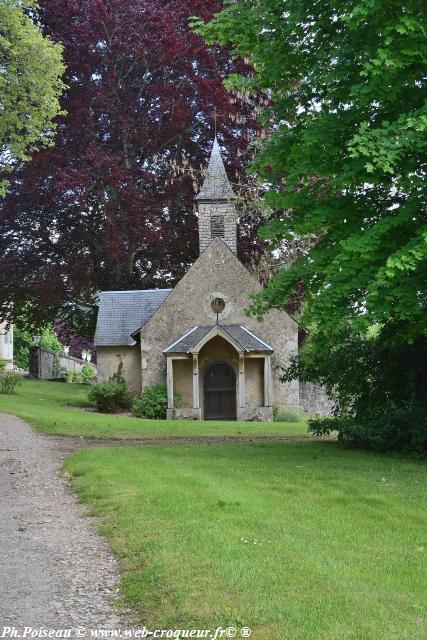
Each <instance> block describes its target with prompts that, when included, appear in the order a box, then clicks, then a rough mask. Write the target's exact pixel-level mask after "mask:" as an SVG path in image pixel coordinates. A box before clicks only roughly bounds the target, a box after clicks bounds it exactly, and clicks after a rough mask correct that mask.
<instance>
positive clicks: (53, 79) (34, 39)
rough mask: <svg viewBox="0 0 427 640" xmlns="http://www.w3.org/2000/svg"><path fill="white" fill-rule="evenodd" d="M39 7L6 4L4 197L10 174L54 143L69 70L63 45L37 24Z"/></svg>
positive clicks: (1, 88) (0, 30)
mask: <svg viewBox="0 0 427 640" xmlns="http://www.w3.org/2000/svg"><path fill="white" fill-rule="evenodd" d="M36 9H37V4H36V2H33V1H32V0H22V1H20V0H0V65H1V73H0V145H1V147H0V172H1V174H2V179H1V181H0V194H2V193H4V192H5V190H6V187H7V179H6V177H5V176H6V175H7V174H8V173H10V172H11V171H12V170H13V168H14V167H15V166H16V165H17V164H18V163H20V162H24V161H26V160H28V159H29V158H30V155H31V153H33V152H34V151H36V150H37V149H39V148H41V147H46V146H49V145H51V144H52V142H53V135H54V130H55V124H54V122H53V121H54V119H55V117H56V116H57V115H59V114H60V113H61V108H60V104H59V96H60V94H61V92H62V90H63V89H64V84H63V82H62V80H61V77H62V74H63V72H64V70H65V67H64V65H63V63H62V46H61V45H59V44H55V43H53V42H52V41H51V40H49V38H47V37H45V36H44V35H43V34H42V32H41V30H40V29H39V27H38V26H37V24H36V23H35V17H34V11H36Z"/></svg>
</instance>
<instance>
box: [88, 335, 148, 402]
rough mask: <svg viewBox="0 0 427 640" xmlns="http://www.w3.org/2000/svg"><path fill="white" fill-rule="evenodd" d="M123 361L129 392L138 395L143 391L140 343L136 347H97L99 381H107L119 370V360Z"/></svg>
mask: <svg viewBox="0 0 427 640" xmlns="http://www.w3.org/2000/svg"><path fill="white" fill-rule="evenodd" d="M120 361H122V362H123V375H124V377H125V379H126V382H127V385H128V389H129V393H130V394H131V395H136V394H137V393H140V392H141V360H140V349H139V345H135V346H134V347H126V346H118V347H97V349H96V362H97V365H96V366H97V372H98V373H97V382H105V381H106V380H108V378H109V377H110V376H112V375H113V373H115V372H116V371H117V367H118V366H119V362H120Z"/></svg>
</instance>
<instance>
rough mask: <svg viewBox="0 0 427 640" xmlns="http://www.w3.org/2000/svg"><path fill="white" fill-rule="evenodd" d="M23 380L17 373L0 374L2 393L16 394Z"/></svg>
mask: <svg viewBox="0 0 427 640" xmlns="http://www.w3.org/2000/svg"><path fill="white" fill-rule="evenodd" d="M22 380H23V377H22V375H21V374H20V373H18V372H17V371H12V370H8V371H4V372H3V373H1V374H0V393H14V392H15V389H16V387H18V386H19V385H20V384H22Z"/></svg>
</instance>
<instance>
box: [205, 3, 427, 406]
mask: <svg viewBox="0 0 427 640" xmlns="http://www.w3.org/2000/svg"><path fill="white" fill-rule="evenodd" d="M226 5H227V6H226V7H225V9H224V10H223V11H222V12H221V13H219V14H217V15H216V16H215V17H214V19H213V20H212V21H210V22H209V23H208V24H205V23H204V21H203V20H200V19H199V20H198V19H194V20H193V27H194V28H195V29H196V31H197V32H199V33H201V34H203V35H204V37H205V38H206V40H207V42H209V43H214V42H215V43H220V44H223V45H225V44H229V45H231V46H232V50H233V53H234V55H236V56H241V57H244V58H245V59H246V60H248V62H249V63H250V64H251V65H253V68H254V73H253V74H251V76H250V77H242V76H241V75H240V76H239V75H238V74H237V75H236V74H232V75H230V76H229V78H228V80H227V83H228V86H233V87H237V88H238V89H239V90H240V91H242V92H248V93H251V92H253V91H258V90H260V89H261V90H263V91H267V92H269V93H270V95H271V98H272V105H271V107H269V108H267V109H266V110H265V111H264V114H263V117H264V119H265V121H268V122H270V123H271V125H272V134H271V135H270V136H269V137H268V139H267V140H266V141H265V143H264V144H262V145H259V146H258V151H259V152H258V155H257V157H256V160H255V162H254V163H253V164H252V169H256V170H257V171H258V173H259V175H260V176H261V179H263V180H268V181H269V182H270V184H271V189H270V190H269V193H268V194H267V196H266V199H267V201H268V203H269V204H270V205H272V206H273V208H279V209H281V210H282V211H283V215H282V216H281V217H276V218H275V219H272V220H271V221H270V222H269V223H268V224H267V225H266V226H265V227H264V228H263V230H262V235H263V237H267V238H269V239H270V240H271V241H272V243H273V247H279V246H280V245H281V243H282V242H283V240H286V239H289V238H292V237H294V236H295V235H298V236H303V237H309V238H310V237H311V238H313V239H314V240H315V242H313V246H312V247H311V248H310V250H309V251H307V252H306V253H305V254H304V255H302V256H300V257H299V258H298V259H297V260H296V261H295V262H294V263H293V264H292V265H291V266H290V267H289V268H287V269H283V270H281V271H280V272H279V273H278V274H277V275H275V276H274V277H273V278H272V279H271V280H270V282H269V284H268V286H267V287H266V289H265V290H264V291H263V292H262V293H261V294H260V295H259V296H257V297H256V299H255V301H254V306H253V308H252V312H253V313H256V314H258V315H262V314H263V313H264V312H265V311H266V310H267V309H269V308H271V307H277V308H283V305H284V304H285V303H286V302H287V301H289V299H290V297H291V296H292V294H293V291H294V290H295V287H297V286H300V285H301V283H303V286H304V291H305V297H304V305H303V313H302V315H301V322H302V324H303V326H306V327H309V328H310V329H311V338H310V341H309V343H308V345H307V347H306V349H305V350H303V352H302V360H301V362H302V363H303V364H305V367H304V368H303V370H301V367H300V369H299V370H298V369H293V371H292V375H298V374H301V373H304V374H306V375H310V376H311V377H313V378H315V379H318V380H321V381H323V382H324V381H325V380H327V381H328V383H329V388H330V390H332V388H333V386H334V384H335V388H336V389H337V388H339V385H340V376H339V375H338V374H339V373H340V372H338V371H336V370H335V369H334V367H332V362H331V358H333V357H334V356H333V354H335V355H336V361H338V360H340V361H341V363H342V362H344V361H345V354H346V353H347V356H349V352H348V351H346V350H347V348H348V347H349V345H350V344H351V352H352V353H353V354H354V353H355V351H357V349H355V341H356V342H357V344H358V349H359V350H361V351H362V352H363V350H364V349H365V348H367V346H368V341H370V342H369V349H371V350H372V347H373V345H374V344H376V345H377V347H378V349H379V350H382V351H381V353H382V352H383V350H384V348H386V349H388V357H387V358H384V357H383V356H381V357H383V362H387V367H393V366H394V365H393V362H395V366H398V365H397V364H396V363H397V362H399V361H401V360H402V359H401V358H396V359H395V360H393V358H392V357H391V354H392V353H393V350H394V349H397V350H398V351H401V350H402V349H403V350H404V351H405V358H406V362H409V361H410V360H411V357H410V352H411V349H413V350H414V353H417V354H418V353H419V352H420V350H424V354H425V346H426V331H427V313H426V310H427V287H426V282H427V261H426V255H427V209H426V200H427V198H426V190H427V187H426V150H427V136H426V131H427V104H426V98H427V92H426V82H425V81H426V68H427V67H426V63H427V44H426V30H427V21H426V5H425V2H423V0H405V1H404V2H401V1H399V2H398V1H397V0H387V1H385V0H349V1H348V2H342V1H338V0H316V1H315V2H313V0H246V1H245V2H231V1H228V2H227V3H226ZM304 353H305V355H304ZM408 353H409V355H408ZM378 354H379V351H378V352H377V356H376V357H377V361H379V360H378V358H379V357H380V356H379V355H378ZM370 359H371V362H372V357H370ZM412 360H413V363H414V367H415V368H417V367H418V368H417V369H416V373H414V375H415V378H416V377H418V379H419V382H421V384H413V385H406V386H405V383H404V381H403V378H401V379H400V382H399V377H398V376H396V379H395V381H394V386H393V388H388V391H387V393H388V399H390V398H392V399H393V401H396V399H397V398H398V397H399V384H400V385H401V386H402V387H403V388H404V389H406V391H408V394H409V395H411V394H412V393H414V394H415V395H417V397H418V398H419V399H420V398H421V397H422V396H423V394H425V371H423V367H422V365H421V362H422V358H421V359H419V358H416V357H414V358H412ZM368 362H369V358H366V359H363V358H361V359H360V365H361V368H360V369H359V375H363V376H365V379H369V377H370V372H369V371H368V369H369V366H370V365H369V364H368ZM332 371H334V381H333V380H332V377H331V375H330V374H331V372H332ZM340 371H341V374H342V375H347V374H348V375H347V379H346V381H345V382H344V381H343V380H341V382H343V386H342V390H343V389H344V387H345V390H346V394H344V395H346V398H347V400H349V398H353V402H354V394H355V393H357V392H356V387H357V385H355V384H354V379H353V386H351V381H350V386H349V378H348V376H349V375H350V376H351V375H353V374H355V372H354V369H353V368H352V373H349V372H348V371H347V373H346V371H345V370H343V369H341V370H340ZM371 371H376V375H377V379H376V382H377V383H378V384H377V385H376V387H375V388H376V390H377V391H378V390H379V389H381V384H380V378H381V376H382V378H383V381H384V379H385V378H386V377H387V375H388V372H387V371H386V368H381V367H379V368H378V369H377V368H374V369H371ZM372 375H373V374H372ZM378 376H379V377H378ZM391 379H393V380H394V378H393V376H391V377H390V380H391ZM384 388H385V387H384ZM409 389H411V390H409ZM371 391H372V389H371ZM363 393H364V394H365V399H366V394H367V395H369V393H368V391H367V390H366V388H365V390H364V392H363ZM385 393H386V392H385V391H384V394H385ZM384 394H383V395H381V394H380V396H379V397H381V399H382V401H385V395H384ZM401 395H402V394H400V396H401ZM408 397H409V396H406V399H405V400H404V401H408ZM424 397H425V396H424ZM373 398H374V394H373V393H372V395H371V398H370V400H369V401H370V402H371V403H372V400H373ZM398 401H399V402H400V400H398ZM353 406H354V404H353Z"/></svg>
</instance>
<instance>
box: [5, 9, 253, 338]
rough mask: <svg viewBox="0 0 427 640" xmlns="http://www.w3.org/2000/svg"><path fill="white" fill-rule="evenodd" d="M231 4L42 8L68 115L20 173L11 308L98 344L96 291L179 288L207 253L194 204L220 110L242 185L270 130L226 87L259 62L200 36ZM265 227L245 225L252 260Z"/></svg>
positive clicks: (8, 222) (8, 205) (221, 129)
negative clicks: (264, 131)
mask: <svg viewBox="0 0 427 640" xmlns="http://www.w3.org/2000/svg"><path fill="white" fill-rule="evenodd" d="M220 8H221V3H218V2H215V1H213V0H209V1H208V2H206V1H202V0H200V1H199V0H198V1H196V2H194V1H190V0H184V1H183V0H179V1H178V0H168V1H167V2H164V1H163V0H144V2H142V1H141V0H129V1H127V2H123V1H122V0H109V1H108V2H106V1H104V0H79V1H72V2H70V1H69V0H41V2H40V9H39V20H40V22H41V24H42V25H43V28H44V30H45V31H46V33H48V34H49V35H50V36H51V37H52V38H54V39H55V40H57V41H60V42H61V43H62V44H63V46H64V59H65V62H66V65H67V71H66V76H65V80H66V83H67V85H68V88H67V90H66V92H65V93H64V95H63V98H62V106H63V108H64V110H65V111H66V112H67V114H66V115H63V116H61V117H60V118H59V120H58V134H57V137H56V142H55V146H54V147H52V148H50V149H47V150H44V151H40V152H39V153H37V154H36V155H35V157H34V158H33V160H32V162H31V163H30V164H29V165H28V166H27V167H25V169H23V170H22V171H20V172H19V174H17V175H16V178H15V179H14V181H13V183H12V184H11V189H10V195H9V196H8V197H7V198H6V199H5V200H4V201H3V203H2V207H1V213H0V225H1V229H2V239H0V256H1V257H0V284H1V291H2V294H3V295H2V300H1V302H0V304H2V306H3V309H7V308H9V309H10V308H14V309H15V310H16V313H18V312H19V310H20V309H21V310H25V313H26V314H30V315H31V319H32V320H34V321H35V322H39V323H40V322H44V321H46V320H48V319H54V318H55V317H57V316H58V315H59V316H60V317H61V318H63V319H66V320H67V321H68V322H69V324H70V325H71V326H72V327H73V328H74V329H75V330H76V331H77V332H81V331H84V333H85V334H86V335H90V333H91V331H92V330H93V324H91V322H90V318H92V319H93V317H94V314H93V312H92V310H93V309H94V307H93V302H94V297H95V294H96V292H97V291H99V290H111V289H130V288H136V289H138V288H149V287H161V286H170V285H173V284H175V282H177V280H179V279H180V278H181V277H182V275H183V274H184V273H185V271H186V270H187V268H188V266H189V265H190V264H191V263H192V262H193V261H194V259H195V258H196V257H197V255H198V236H197V217H196V215H195V212H194V202H193V198H194V196H195V193H196V190H197V188H198V186H199V185H200V183H201V179H202V175H201V171H202V170H203V169H204V168H205V166H206V162H207V159H208V154H209V151H210V147H211V144H212V140H213V133H214V125H213V114H214V112H215V111H216V112H217V114H218V135H219V139H220V142H221V143H223V144H224V148H225V150H226V154H227V151H228V157H226V158H225V160H226V163H227V168H228V171H229V175H230V178H231V180H232V181H233V182H237V181H239V180H240V177H241V176H244V165H245V162H247V158H248V156H247V153H246V148H247V144H248V141H249V139H250V138H251V137H252V136H253V135H254V133H255V132H256V130H257V124H256V122H255V120H254V118H253V111H254V104H253V103H252V102H249V101H247V100H243V99H239V98H238V97H236V96H233V95H230V94H229V93H228V92H227V91H226V90H225V89H224V87H223V85H222V80H223V77H224V76H225V75H227V74H228V73H230V72H239V73H241V74H243V75H244V74H246V73H248V69H249V68H248V67H247V65H245V64H244V63H243V62H242V61H239V60H236V61H234V62H233V61H232V60H231V58H230V54H229V52H228V51H227V50H226V49H222V48H220V47H217V46H214V47H208V46H206V45H205V44H204V42H203V40H202V39H201V38H200V37H199V36H197V35H195V34H194V33H193V32H192V31H191V30H190V29H189V27H188V18H189V16H190V15H191V13H192V12H193V11H197V12H198V13H199V14H200V15H202V16H203V17H204V18H205V19H208V18H210V17H211V16H212V15H213V13H214V12H215V11H218V10H219V9H220ZM257 223H258V221H257V220H252V219H249V218H247V219H246V221H243V224H242V225H241V235H242V238H243V242H242V244H241V254H240V255H241V257H243V258H244V259H245V260H246V262H250V261H251V260H253V259H256V258H257V256H258V255H259V252H260V248H261V247H262V242H261V241H260V240H259V238H257V234H256V232H255V233H254V232H253V229H254V228H256V227H257ZM6 272H7V273H8V274H9V275H8V277H7V278H6V276H5V275H2V274H5V273H6ZM86 311H87V312H88V313H86ZM82 325H83V326H82Z"/></svg>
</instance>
